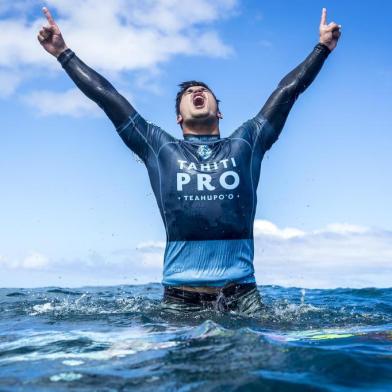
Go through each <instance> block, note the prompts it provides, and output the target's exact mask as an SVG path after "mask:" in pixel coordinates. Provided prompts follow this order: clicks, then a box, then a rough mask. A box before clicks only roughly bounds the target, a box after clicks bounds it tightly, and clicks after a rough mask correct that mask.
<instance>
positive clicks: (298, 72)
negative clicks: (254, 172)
mask: <svg viewBox="0 0 392 392" xmlns="http://www.w3.org/2000/svg"><path fill="white" fill-rule="evenodd" d="M330 52H331V51H330V50H329V49H328V47H327V46H325V45H323V44H320V43H319V44H317V45H316V46H315V47H314V49H313V51H312V52H311V53H310V54H309V56H308V57H307V58H306V59H305V60H304V61H303V62H302V63H301V64H300V65H298V66H297V67H296V68H294V69H293V70H292V71H291V72H290V73H289V74H287V75H286V76H285V77H284V78H283V79H282V80H281V81H280V83H279V85H278V87H277V88H276V90H275V91H274V92H273V93H272V94H271V96H270V97H269V98H268V100H267V102H266V103H265V105H264V106H263V108H262V109H261V110H260V112H259V113H258V115H257V116H256V117H255V120H256V121H265V120H267V121H268V123H269V125H270V127H264V135H263V138H262V139H263V144H264V148H265V150H268V149H269V148H271V146H272V144H273V143H274V142H275V141H276V140H277V139H278V137H279V135H280V132H281V131H282V128H283V126H284V124H285V122H286V119H287V116H288V114H289V112H290V110H291V108H292V106H293V104H294V102H295V101H296V99H297V98H298V96H299V95H300V94H301V93H303V92H304V91H305V90H306V89H307V88H308V87H309V85H310V84H311V83H312V82H313V80H314V79H315V78H316V76H317V74H318V73H319V71H320V70H321V68H322V66H323V64H324V61H325V60H326V58H327V57H328V55H329V54H330Z"/></svg>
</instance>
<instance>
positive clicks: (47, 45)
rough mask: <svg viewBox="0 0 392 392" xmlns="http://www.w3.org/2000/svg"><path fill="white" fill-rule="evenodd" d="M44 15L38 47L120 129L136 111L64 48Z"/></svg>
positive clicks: (55, 30) (49, 15)
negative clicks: (50, 56)
mask: <svg viewBox="0 0 392 392" xmlns="http://www.w3.org/2000/svg"><path fill="white" fill-rule="evenodd" d="M43 12H44V14H45V16H46V19H47V21H48V25H47V26H42V29H41V30H40V32H39V34H38V40H39V41H40V43H41V45H42V46H43V47H44V49H45V50H46V51H47V52H49V53H50V54H51V55H53V56H55V57H56V58H57V60H58V61H59V62H60V63H61V65H62V67H63V68H64V70H65V71H66V72H67V74H68V75H69V76H70V78H71V79H72V80H73V81H74V83H75V84H76V85H77V86H78V87H79V89H80V90H81V91H82V92H83V93H84V94H85V95H86V96H87V97H88V98H90V99H91V100H93V101H94V102H95V103H97V104H98V105H99V106H100V107H101V108H102V109H103V110H104V111H105V113H106V114H107V116H108V117H109V119H110V120H111V121H112V123H113V124H114V126H115V127H116V128H117V127H119V126H120V125H121V124H123V123H124V122H125V121H126V120H127V119H128V118H129V117H130V116H133V115H134V114H135V109H134V108H133V107H132V105H131V104H130V103H129V102H128V101H127V100H126V99H125V98H124V97H123V96H122V95H121V94H119V93H118V91H117V90H116V89H115V88H114V87H113V86H112V85H111V84H110V83H109V82H108V81H107V80H106V79H105V78H104V77H102V76H101V75H99V74H98V73H97V72H95V71H94V70H93V69H91V68H90V67H89V66H87V65H86V64H85V63H84V62H83V61H82V60H80V59H79V58H78V57H77V56H76V55H75V53H74V52H73V51H72V50H71V49H69V48H68V47H67V45H66V44H65V41H64V39H63V36H62V35H61V31H60V29H59V27H58V26H57V24H56V22H55V21H54V19H53V17H52V15H51V14H50V12H49V10H48V9H47V8H45V7H44V8H43Z"/></svg>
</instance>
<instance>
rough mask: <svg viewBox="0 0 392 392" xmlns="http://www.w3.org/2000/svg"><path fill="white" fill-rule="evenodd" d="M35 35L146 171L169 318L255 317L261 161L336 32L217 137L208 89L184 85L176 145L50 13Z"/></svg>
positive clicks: (323, 31)
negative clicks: (162, 239)
mask: <svg viewBox="0 0 392 392" xmlns="http://www.w3.org/2000/svg"><path fill="white" fill-rule="evenodd" d="M43 12H44V14H45V16H46V18H47V21H48V24H47V25H46V26H43V27H42V28H41V30H40V31H39V33H38V40H39V42H40V43H41V45H42V46H43V48H44V49H45V50H46V51H47V52H49V53H50V54H52V55H53V56H55V57H56V58H57V60H58V61H59V62H60V64H61V65H62V67H63V68H64V70H65V71H66V72H67V74H68V75H69V76H70V78H71V79H72V80H73V81H74V83H75V84H76V85H77V86H78V87H79V89H80V90H81V91H82V92H83V93H84V94H85V95H86V96H87V97H89V98H90V99H92V100H93V101H94V102H96V103H97V104H98V105H99V106H100V107H101V108H102V109H103V110H104V111H105V113H106V114H107V116H108V117H109V119H110V120H111V121H112V123H113V124H114V126H115V127H116V130H117V132H118V134H119V135H120V137H121V138H122V140H123V141H124V142H125V144H126V145H127V146H128V147H129V148H130V149H131V150H132V151H133V152H135V153H136V154H137V155H138V156H139V157H140V158H141V160H142V161H143V162H144V164H145V165H146V168H147V171H148V174H149V178H150V182H151V186H152V188H153V191H154V194H155V197H156V201H157V203H158V206H159V210H160V213H161V216H162V220H163V222H164V225H165V230H166V249H165V254H164V271H163V281H162V283H163V285H164V300H163V305H164V307H166V309H169V310H191V311H194V310H202V309H217V310H219V311H230V310H232V311H236V312H239V313H241V314H245V315H254V314H256V313H258V312H260V311H261V310H262V302H261V299H260V295H259V292H258V290H257V286H256V281H255V277H254V268H253V256H254V244H253V222H254V217H255V212H256V204H257V195H256V189H257V185H258V182H259V176H260V165H261V161H262V159H263V156H264V154H265V152H266V151H267V150H269V149H270V148H271V146H272V144H273V143H274V142H275V141H276V140H277V139H278V137H279V134H280V132H281V130H282V128H283V126H284V124H285V122H286V119H287V116H288V114H289V112H290V110H291V108H292V106H293V104H294V102H295V100H296V99H297V98H298V96H299V94H301V93H302V92H303V91H305V89H306V88H307V87H308V86H309V85H310V84H311V83H312V81H313V80H314V79H315V77H316V76H317V74H318V72H319V71H320V69H321V67H322V65H323V63H324V61H325V60H326V58H327V57H328V55H329V54H330V53H331V51H332V50H334V49H335V47H336V45H337V42H338V40H339V37H340V34H341V33H340V27H341V26H340V25H338V24H336V23H334V22H331V23H329V24H327V15H326V9H325V8H323V10H322V15H321V22H320V40H319V43H317V45H316V46H315V47H314V49H313V50H312V52H311V53H310V54H309V55H308V56H307V57H306V59H305V60H304V61H303V62H302V63H301V64H300V65H298V66H297V67H296V68H295V69H293V70H292V71H291V72H290V73H289V74H288V75H286V76H285V77H284V78H283V79H282V80H281V82H280V83H279V85H278V86H277V88H276V89H275V91H274V92H273V93H272V94H271V96H270V97H269V98H268V100H267V102H266V103H265V105H264V106H263V107H262V109H261V110H260V112H259V113H258V114H257V115H256V116H255V117H253V118H251V119H250V120H248V121H246V122H245V123H244V124H242V125H241V126H240V127H239V128H237V129H236V130H235V131H234V132H233V133H232V134H231V135H230V136H229V137H226V138H221V137H220V131H219V121H220V120H221V119H222V115H221V112H220V109H219V100H218V99H217V98H216V96H215V94H214V93H213V92H212V90H211V89H210V88H209V87H208V86H207V85H206V84H205V83H203V82H200V81H188V82H183V83H181V84H180V91H179V92H178V94H177V97H176V115H177V123H178V124H179V125H180V127H181V129H182V132H183V136H184V138H183V140H179V139H176V138H174V137H173V136H171V135H170V134H168V133H167V132H165V131H164V130H162V129H161V128H159V127H158V126H156V125H154V124H152V123H150V122H148V121H146V120H145V119H144V118H143V117H141V116H140V114H139V113H138V112H137V111H136V110H135V108H134V107H133V106H132V105H131V104H130V103H129V102H128V101H127V100H126V99H125V98H124V97H123V96H121V95H120V94H119V93H118V92H117V90H116V89H115V88H114V87H113V86H112V85H111V84H110V83H109V82H108V81H107V80H106V79H105V78H103V77H102V76H101V75H99V74H98V73H97V72H95V71H94V70H92V69H91V68H90V67H88V66H87V65H86V64H85V63H83V62H82V61H81V60H80V59H79V58H78V57H77V56H76V55H75V53H74V52H73V51H72V50H71V49H69V48H68V47H67V45H66V44H65V42H64V39H63V37H62V35H61V32H60V29H59V27H58V26H57V24H56V23H55V21H54V20H53V17H52V16H51V14H50V12H49V10H48V9H47V8H43Z"/></svg>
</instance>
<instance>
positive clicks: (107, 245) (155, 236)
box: [0, 0, 392, 287]
mask: <svg viewBox="0 0 392 392" xmlns="http://www.w3.org/2000/svg"><path fill="white" fill-rule="evenodd" d="M109 3H110V4H109V5H104V4H103V2H102V4H100V3H97V2H94V1H92V0H85V1H81V0H78V1H76V0H68V1H66V0H51V1H47V2H41V1H28V0H18V1H14V2H12V3H10V2H7V1H0V27H1V29H2V31H3V32H4V33H3V34H2V35H1V36H0V50H1V53H2V58H1V59H0V111H1V112H0V113H1V128H0V131H1V132H0V139H1V144H0V179H1V184H2V192H1V200H2V203H1V204H0V216H1V222H2V223H1V227H0V287H4V286H40V285H68V286H77V285H83V284H97V285H98V284H111V283H126V282H129V283H135V282H145V281H149V280H155V281H159V280H160V277H161V270H162V268H161V265H162V251H163V241H164V238H165V237H164V228H163V224H162V222H161V220H160V216H159V212H158V208H157V205H156V202H155V200H154V197H153V194H152V191H151V189H150V184H149V180H148V177H147V172H146V170H145V168H144V167H143V165H142V164H140V163H139V162H137V160H136V159H135V157H134V156H133V155H132V153H131V152H130V151H129V150H128V149H127V148H126V147H125V146H124V145H123V144H122V141H121V140H120V138H119V137H118V136H117V135H116V133H115V131H114V129H113V126H112V124H111V123H110V121H109V120H108V119H107V118H106V117H105V116H104V115H103V114H102V113H101V111H100V109H98V108H96V107H95V106H94V104H91V103H90V102H89V101H88V100H87V99H86V98H84V97H83V96H82V95H81V94H80V93H79V92H78V91H77V90H75V88H74V85H73V84H72V81H70V79H69V78H68V77H67V75H66V74H65V73H64V71H63V70H62V69H61V67H60V66H59V64H58V63H57V62H56V60H55V59H54V58H53V57H51V56H50V55H49V54H48V53H46V52H45V51H44V50H43V49H42V48H41V47H40V46H39V44H38V41H37V40H36V33H37V31H38V29H39V27H40V25H41V24H42V23H44V19H43V17H42V16H41V14H40V12H41V7H42V6H43V5H47V6H48V7H49V8H50V9H51V10H52V11H53V14H54V16H55V18H56V19H57V22H58V24H59V26H60V29H61V30H62V31H63V35H64V38H65V40H66V42H67V44H68V46H69V47H70V48H72V49H73V50H75V52H76V53H77V54H78V55H79V56H80V58H82V59H83V60H84V61H86V62H87V63H88V64H89V65H91V66H92V67H93V68H95V69H97V70H98V71H99V72H101V73H102V74H103V75H105V76H106V77H107V78H108V79H109V80H110V81H111V82H112V83H113V84H114V85H115V86H116V87H117V88H118V89H119V90H120V91H121V92H122V93H123V94H124V95H125V96H126V97H128V98H129V99H130V100H131V101H132V103H133V104H134V105H135V107H136V108H137V109H138V110H139V112H140V113H141V114H142V115H143V116H144V117H146V118H147V119H148V120H150V121H152V122H154V123H157V124H159V125H160V126H161V127H163V128H164V129H166V130H167V131H169V132H170V133H172V134H173V135H175V136H177V137H181V133H180V128H179V127H178V125H177V124H176V122H175V115H174V97H175V94H176V92H177V85H178V83H180V82H181V81H183V80H188V79H199V80H203V81H205V82H207V83H208V84H209V85H210V86H211V87H212V88H213V90H214V91H215V93H216V95H217V96H218V97H219V98H220V99H221V101H222V104H221V109H222V112H223V114H224V119H223V121H222V122H221V132H222V136H225V135H228V134H229V133H230V132H231V131H232V130H233V129H234V128H235V127H237V126H238V125H239V124H241V123H242V122H243V121H245V120H246V119H248V118H249V117H251V116H253V115H254V114H255V113H256V112H257V111H258V110H259V109H260V107H261V106H262V105H263V104H264V102H265V101H266V99H267V98H268V96H269V94H270V93H271V92H272V91H273V89H274V88H275V86H276V85H277V83H278V82H279V81H280V79H282V78H283V77H284V75H285V74H287V73H288V72H289V71H290V70H291V69H292V68H294V67H295V66H296V65H298V64H299V63H300V62H301V61H302V60H303V59H304V58H305V57H306V56H307V55H308V53H309V52H310V51H311V50H312V48H313V46H314V45H315V44H316V43H317V42H318V25H319V19H320V13H321V9H322V7H323V6H324V7H327V9H328V21H332V20H334V21H336V22H338V23H340V24H342V37H341V40H340V42H339V45H338V47H337V49H336V50H335V51H334V52H333V53H332V54H331V56H330V57H329V58H328V59H327V62H326V63H325V65H324V68H323V69H322V71H321V72H320V74H319V76H318V77H317V79H316V81H315V82H314V83H313V85H312V86H310V88H309V89H308V90H307V91H306V92H305V93H304V94H303V95H302V96H301V97H300V98H299V100H298V101H297V102H296V104H295V106H294V108H293V110H292V112H291V114H290V116H289V119H288V121H287V123H286V126H285V128H284V130H283V132H282V135H281V137H280V139H279V140H278V142H277V143H276V144H275V145H274V146H273V147H272V149H271V150H270V151H269V152H268V154H267V155H266V157H265V158H264V161H263V163H262V173H261V181H260V185H259V189H258V198H259V203H258V209H257V213H256V219H257V221H256V223H255V226H256V227H257V230H255V234H256V238H255V242H256V247H258V248H257V250H256V259H255V266H256V271H257V278H258V281H259V282H260V283H274V284H275V283H276V284H284V285H302V286H305V287H311V286H312V287H332V286H336V285H338V286H339V285H340V286H341V285H346V286H349V285H351V286H355V287H362V286H384V287H385V286H390V282H391V281H392V270H391V269H392V267H391V266H392V223H391V222H392V209H391V208H390V200H392V182H391V179H390V174H389V168H390V167H391V166H392V165H391V164H392V157H391V153H390V152H391V150H392V137H391V130H392V120H391V117H390V109H391V107H392V97H391V95H392V94H391V93H392V65H391V64H392V54H391V46H390V37H391V36H392V35H391V30H392V27H391V24H390V20H389V19H390V18H389V15H390V14H391V12H392V4H390V2H387V1H376V2H374V3H373V4H372V5H371V6H370V5H369V4H368V3H363V2H362V3H360V2H354V1H345V2H341V1H315V0H312V1H310V0H308V1H295V2H289V1H273V2H272V1H269V2H267V1H263V2H262V1H250V0H248V1H245V0H242V1H241V0H237V1H236V0H219V1H216V2H214V3H213V5H211V4H209V3H208V2H207V1H204V0H200V1H198V2H192V1H180V0H178V1H173V2H171V4H172V6H170V2H167V1H164V0H157V1H154V2H152V1H128V0H115V1H112V2H109ZM287 228H292V229H291V230H290V229H287ZM342 271H344V274H343V273H341V272H342ZM337 276H338V277H339V278H337Z"/></svg>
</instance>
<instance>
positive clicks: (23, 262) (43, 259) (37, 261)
mask: <svg viewBox="0 0 392 392" xmlns="http://www.w3.org/2000/svg"><path fill="white" fill-rule="evenodd" d="M49 264H50V259H49V258H48V257H47V256H46V255H44V254H42V253H40V252H36V251H31V252H29V253H28V254H27V256H25V257H24V258H20V259H10V258H8V257H6V256H1V255H0V268H8V269H27V270H30V269H37V270H41V269H44V268H46V267H47V266H49Z"/></svg>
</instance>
